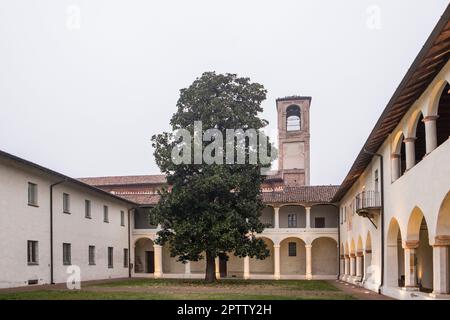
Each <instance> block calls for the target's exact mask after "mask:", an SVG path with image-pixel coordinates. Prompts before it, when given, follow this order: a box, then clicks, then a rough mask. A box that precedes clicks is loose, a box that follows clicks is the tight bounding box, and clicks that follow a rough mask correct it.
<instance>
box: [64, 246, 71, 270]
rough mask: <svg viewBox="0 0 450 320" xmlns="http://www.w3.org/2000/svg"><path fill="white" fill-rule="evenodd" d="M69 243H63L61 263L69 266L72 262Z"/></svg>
mask: <svg viewBox="0 0 450 320" xmlns="http://www.w3.org/2000/svg"><path fill="white" fill-rule="evenodd" d="M71 251H72V250H71V244H70V243H63V265H65V266H69V265H71V264H72V253H71Z"/></svg>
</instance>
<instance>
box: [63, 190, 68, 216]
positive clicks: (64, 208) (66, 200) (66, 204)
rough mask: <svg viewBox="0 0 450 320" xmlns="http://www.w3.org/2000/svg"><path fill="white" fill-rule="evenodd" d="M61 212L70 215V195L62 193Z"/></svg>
mask: <svg viewBox="0 0 450 320" xmlns="http://www.w3.org/2000/svg"><path fill="white" fill-rule="evenodd" d="M63 212H64V213H70V195H69V194H67V193H63Z"/></svg>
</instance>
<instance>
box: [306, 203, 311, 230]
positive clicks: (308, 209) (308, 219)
mask: <svg viewBox="0 0 450 320" xmlns="http://www.w3.org/2000/svg"><path fill="white" fill-rule="evenodd" d="M305 211H306V229H310V228H311V207H305Z"/></svg>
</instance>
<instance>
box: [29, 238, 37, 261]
mask: <svg viewBox="0 0 450 320" xmlns="http://www.w3.org/2000/svg"><path fill="white" fill-rule="evenodd" d="M27 245H28V247H27V256H28V265H37V264H39V261H38V242H37V241H33V240H28V242H27Z"/></svg>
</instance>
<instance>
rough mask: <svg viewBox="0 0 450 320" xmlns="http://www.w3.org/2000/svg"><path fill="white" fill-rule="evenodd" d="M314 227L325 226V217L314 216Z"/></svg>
mask: <svg viewBox="0 0 450 320" xmlns="http://www.w3.org/2000/svg"><path fill="white" fill-rule="evenodd" d="M314 227H315V228H325V218H324V217H316V218H314Z"/></svg>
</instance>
